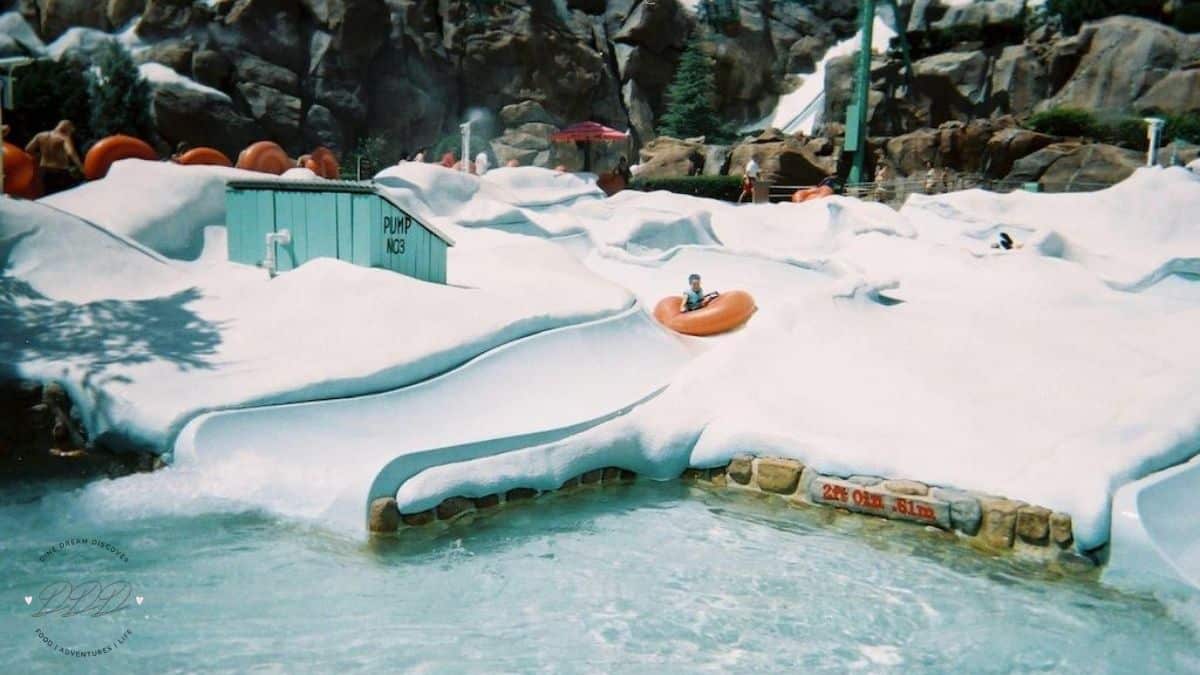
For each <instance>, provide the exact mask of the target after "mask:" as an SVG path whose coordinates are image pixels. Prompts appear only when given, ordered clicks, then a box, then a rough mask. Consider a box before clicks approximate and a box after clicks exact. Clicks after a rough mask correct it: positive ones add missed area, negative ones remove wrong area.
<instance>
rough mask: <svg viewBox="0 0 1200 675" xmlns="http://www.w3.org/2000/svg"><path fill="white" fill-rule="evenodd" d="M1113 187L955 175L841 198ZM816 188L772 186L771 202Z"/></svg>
mask: <svg viewBox="0 0 1200 675" xmlns="http://www.w3.org/2000/svg"><path fill="white" fill-rule="evenodd" d="M1112 185H1113V183H1107V182H1091V181H1042V182H1032V183H1030V182H1025V181H1016V180H1004V179H1000V178H986V177H984V176H983V175H981V174H966V173H963V174H956V175H953V176H947V177H944V178H942V177H939V178H935V179H933V180H930V179H928V178H924V177H919V176H916V177H909V178H897V179H894V180H887V181H881V182H878V183H876V182H869V183H855V184H853V185H847V186H846V188H845V189H844V190H843V191H842V194H844V195H846V196H848V197H857V198H858V199H862V200H864V201H874V202H881V203H884V204H888V205H889V206H892V207H894V208H899V207H900V206H901V205H902V204H903V203H904V201H905V200H906V199H908V197H909V196H910V195H914V194H922V195H931V194H945V193H947V192H957V191H958V190H971V189H980V190H987V191H989V192H1001V193H1004V192H1014V191H1016V190H1028V191H1030V192H1095V191H1096V190H1103V189H1105V188H1108V187H1112ZM812 187H815V186H813V185H771V187H770V200H771V201H773V202H782V201H788V200H790V199H791V197H792V193H794V192H795V191H796V190H802V189H806V188H812Z"/></svg>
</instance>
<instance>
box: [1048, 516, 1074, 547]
mask: <svg viewBox="0 0 1200 675" xmlns="http://www.w3.org/2000/svg"><path fill="white" fill-rule="evenodd" d="M1050 540H1051V541H1053V542H1054V543H1055V544H1058V545H1059V546H1060V547H1062V548H1067V547H1068V546H1070V545H1071V544H1072V543H1073V542H1074V541H1075V534H1074V532H1073V530H1072V529H1071V516H1069V515H1067V514H1065V513H1052V514H1050Z"/></svg>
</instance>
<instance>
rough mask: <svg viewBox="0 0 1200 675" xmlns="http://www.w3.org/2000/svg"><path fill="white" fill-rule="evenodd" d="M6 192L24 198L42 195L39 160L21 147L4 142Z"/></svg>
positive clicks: (34, 197)
mask: <svg viewBox="0 0 1200 675" xmlns="http://www.w3.org/2000/svg"><path fill="white" fill-rule="evenodd" d="M4 193H5V194H8V195H12V196H13V197H20V198H22V199H37V198H38V197H41V196H42V186H41V181H39V180H38V170H37V162H35V161H34V159H33V157H32V156H30V155H29V153H27V152H25V151H24V150H22V149H21V148H19V147H17V146H15V145H13V144H12V143H9V142H8V141H5V142H4Z"/></svg>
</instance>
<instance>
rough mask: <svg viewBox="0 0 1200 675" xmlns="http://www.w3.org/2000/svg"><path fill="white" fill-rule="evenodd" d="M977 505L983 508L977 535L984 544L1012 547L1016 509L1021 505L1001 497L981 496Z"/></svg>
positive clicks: (995, 546) (1015, 524)
mask: <svg viewBox="0 0 1200 675" xmlns="http://www.w3.org/2000/svg"><path fill="white" fill-rule="evenodd" d="M979 506H980V508H981V509H982V510H983V520H982V522H981V523H980V528H979V536H980V538H981V539H982V540H983V542H984V543H985V544H987V545H988V546H992V547H994V548H1012V545H1013V537H1014V535H1015V532H1016V527H1017V510H1018V509H1020V508H1021V506H1023V504H1022V503H1021V502H1014V501H1012V500H1009V499H1004V498H1001V497H982V498H980V500H979Z"/></svg>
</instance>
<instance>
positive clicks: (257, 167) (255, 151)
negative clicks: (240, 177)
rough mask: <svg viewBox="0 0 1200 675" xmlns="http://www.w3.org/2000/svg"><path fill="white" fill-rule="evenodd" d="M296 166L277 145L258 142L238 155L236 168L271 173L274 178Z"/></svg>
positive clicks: (268, 142) (269, 142)
mask: <svg viewBox="0 0 1200 675" xmlns="http://www.w3.org/2000/svg"><path fill="white" fill-rule="evenodd" d="M295 166H296V164H295V163H294V162H292V159H291V158H290V157H288V155H287V153H286V152H284V151H283V148H281V147H279V144H278V143H273V142H271V141H259V142H257V143H254V144H253V145H251V146H250V147H248V148H246V149H245V150H243V151H242V154H240V155H238V161H237V168H239V169H246V170H247V171H259V172H262V173H273V174H275V175H276V176H278V175H280V174H282V173H283V172H284V171H287V170H288V169H291V168H293V167H295Z"/></svg>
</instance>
